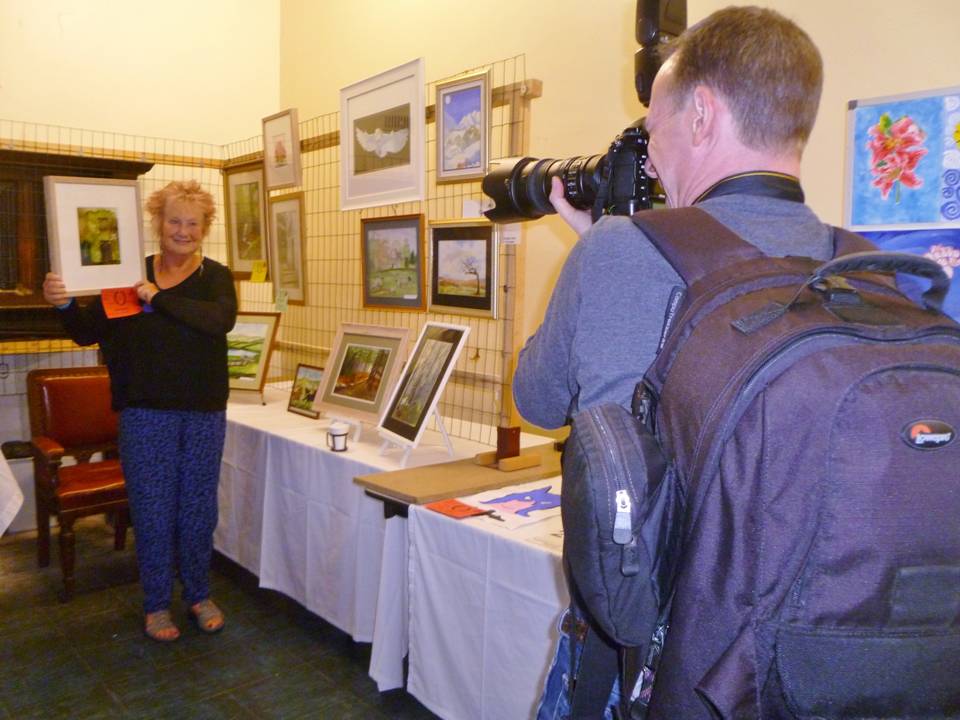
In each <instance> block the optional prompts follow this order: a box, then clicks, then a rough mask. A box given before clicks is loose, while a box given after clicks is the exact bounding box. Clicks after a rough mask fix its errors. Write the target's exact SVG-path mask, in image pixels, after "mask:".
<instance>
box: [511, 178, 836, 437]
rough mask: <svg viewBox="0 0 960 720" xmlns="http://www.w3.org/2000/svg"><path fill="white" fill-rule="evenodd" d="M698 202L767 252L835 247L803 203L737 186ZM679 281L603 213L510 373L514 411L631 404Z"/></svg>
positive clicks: (560, 415) (825, 254)
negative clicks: (729, 192)
mask: <svg viewBox="0 0 960 720" xmlns="http://www.w3.org/2000/svg"><path fill="white" fill-rule="evenodd" d="M697 207H698V208H700V209H702V210H705V211H707V212H708V213H710V214H711V215H712V216H713V217H714V218H716V219H717V220H719V221H720V222H722V223H723V224H724V225H726V226H727V227H729V228H730V229H731V230H733V231H734V232H735V233H737V234H738V235H740V237H742V238H743V239H744V240H747V241H748V242H750V243H752V244H753V245H755V246H756V247H757V248H759V249H760V250H761V251H762V252H764V253H766V254H767V255H773V256H785V255H804V256H809V257H813V258H817V259H822V260H825V259H827V258H829V257H830V256H831V255H832V253H833V239H832V230H831V228H830V226H828V225H825V224H824V223H822V222H821V221H820V220H819V219H818V218H817V216H816V215H814V213H813V211H812V210H810V208H808V207H807V206H806V205H804V204H802V203H797V202H791V201H788V200H779V199H772V198H767V197H762V196H756V195H741V194H738V195H725V196H721V197H717V198H712V199H708V200H704V201H703V202H701V203H699V204H698V205H697ZM704 242H705V243H707V242H709V238H704ZM678 286H679V287H682V286H683V281H682V280H681V279H680V277H679V276H678V275H677V274H676V272H674V270H673V268H672V267H671V266H670V264H669V263H668V262H667V261H666V260H665V259H664V258H663V256H662V255H660V253H659V252H658V251H657V250H656V248H655V247H654V246H653V245H652V244H651V243H650V241H649V240H648V239H647V238H646V236H645V235H644V234H643V233H642V232H641V231H640V230H639V229H638V228H637V227H636V225H634V224H633V222H632V221H631V220H630V218H628V217H623V216H608V217H604V218H601V219H600V220H599V221H598V222H597V223H596V224H595V225H594V226H593V227H591V228H590V229H589V230H588V231H587V232H586V233H584V234H583V236H582V237H581V238H580V240H579V241H578V242H577V244H576V245H575V246H574V248H573V250H571V251H570V255H569V256H568V257H567V260H566V262H565V263H564V266H563V270H562V271H561V273H560V278H559V279H558V280H557V285H556V287H555V288H554V290H553V295H552V297H551V298H550V305H549V306H548V307H547V312H546V315H545V316H544V319H543V323H542V324H541V326H540V328H539V329H538V330H537V332H536V333H534V335H533V336H531V337H530V339H529V340H527V344H526V345H525V346H524V348H523V350H521V351H520V358H519V362H518V365H517V371H516V373H515V375H514V378H513V395H514V400H515V402H516V405H517V409H518V410H519V411H520V414H521V415H523V417H524V418H526V419H527V420H528V421H529V422H532V423H534V424H536V425H539V426H540V427H544V428H556V427H560V426H561V425H564V424H565V423H566V422H567V418H568V417H570V416H572V415H573V414H575V413H576V412H577V411H578V410H579V409H582V408H585V407H591V406H594V405H598V404H601V403H605V402H616V403H619V404H620V405H622V406H623V407H625V408H627V409H629V408H630V400H631V398H632V396H633V389H634V387H635V386H636V384H637V382H639V381H640V380H641V379H642V377H643V373H644V371H645V370H646V369H647V367H648V366H649V365H650V363H652V362H653V359H654V356H655V354H656V348H657V344H658V342H659V340H660V332H661V329H662V327H663V318H664V312H665V310H666V306H667V303H668V301H669V298H670V293H671V291H672V290H673V288H675V287H678Z"/></svg>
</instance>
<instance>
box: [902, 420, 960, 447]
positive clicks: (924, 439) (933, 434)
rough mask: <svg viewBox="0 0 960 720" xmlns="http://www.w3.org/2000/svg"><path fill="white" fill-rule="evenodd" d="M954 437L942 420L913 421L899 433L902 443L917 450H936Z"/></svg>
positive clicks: (951, 429)
mask: <svg viewBox="0 0 960 720" xmlns="http://www.w3.org/2000/svg"><path fill="white" fill-rule="evenodd" d="M956 436H957V433H956V431H955V430H954V429H953V428H952V427H950V425H948V424H947V423H945V422H943V421H942V420H914V421H913V422H912V423H908V424H907V425H906V426H905V427H904V428H903V430H901V431H900V437H902V438H903V441H904V442H905V443H907V445H909V446H910V447H912V448H916V449H917V450H938V449H940V448H942V447H946V446H947V445H949V444H950V443H951V442H953V439H954V438H955V437H956Z"/></svg>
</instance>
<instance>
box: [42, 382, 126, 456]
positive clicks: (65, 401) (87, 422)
mask: <svg viewBox="0 0 960 720" xmlns="http://www.w3.org/2000/svg"><path fill="white" fill-rule="evenodd" d="M27 403H28V405H29V411H30V434H31V436H33V437H38V436H46V437H49V438H52V439H53V440H56V441H57V442H58V443H60V444H61V445H63V446H64V447H65V448H70V447H76V446H89V445H98V444H103V443H109V442H113V441H115V440H116V438H117V413H115V412H114V411H113V410H112V409H111V407H110V376H109V375H108V374H107V369H106V368H105V367H103V366H91V367H74V368H51V369H43V370H31V371H30V372H29V373H27Z"/></svg>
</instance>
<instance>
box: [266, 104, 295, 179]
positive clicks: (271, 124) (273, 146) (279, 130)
mask: <svg viewBox="0 0 960 720" xmlns="http://www.w3.org/2000/svg"><path fill="white" fill-rule="evenodd" d="M263 169H264V173H265V175H266V187H267V190H277V189H279V188H287V187H293V186H295V185H299V184H300V178H301V169H300V126H299V123H298V122H297V109H296V108H291V109H289V110H284V111H283V112H279V113H277V114H276V115H270V116H269V117H265V118H264V119H263Z"/></svg>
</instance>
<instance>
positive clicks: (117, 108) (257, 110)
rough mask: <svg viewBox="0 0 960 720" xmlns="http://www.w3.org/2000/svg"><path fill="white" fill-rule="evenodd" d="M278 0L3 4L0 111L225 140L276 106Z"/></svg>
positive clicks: (34, 119) (33, 0) (38, 119)
mask: <svg viewBox="0 0 960 720" xmlns="http://www.w3.org/2000/svg"><path fill="white" fill-rule="evenodd" d="M279 35H280V2H279V0H164V1H163V2H154V1H150V2H148V1H147V0H0V118H2V119H5V120H19V121H23V122H29V123H42V124H51V125H61V126H66V127H74V128H84V129H90V130H98V131H106V132H118V133H125V134H132V135H141V136H148V137H161V138H176V139H182V140H189V141H194V142H207V143H213V144H216V145H221V144H224V143H227V142H230V141H234V140H240V139H244V138H247V137H250V136H252V135H257V134H259V133H260V119H261V118H262V117H264V116H265V115H269V114H271V113H274V112H276V111H277V110H278V109H279V106H278V100H279V79H280V68H279Z"/></svg>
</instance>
